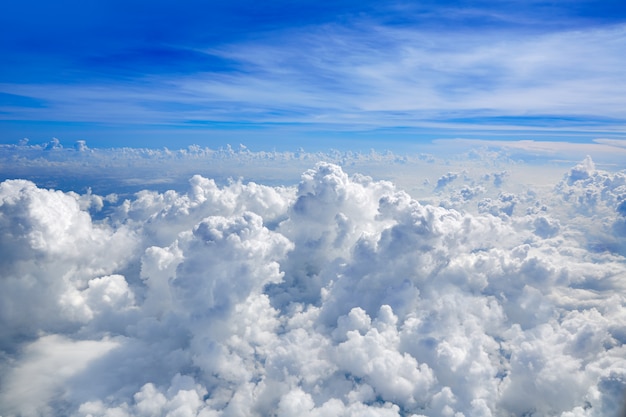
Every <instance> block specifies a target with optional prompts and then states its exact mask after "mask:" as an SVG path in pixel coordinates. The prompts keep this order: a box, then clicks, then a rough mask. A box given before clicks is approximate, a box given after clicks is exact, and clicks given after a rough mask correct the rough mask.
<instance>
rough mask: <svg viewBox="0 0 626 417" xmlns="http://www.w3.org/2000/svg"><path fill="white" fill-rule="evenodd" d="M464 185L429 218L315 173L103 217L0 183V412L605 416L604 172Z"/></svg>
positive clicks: (621, 381) (143, 201)
mask: <svg viewBox="0 0 626 417" xmlns="http://www.w3.org/2000/svg"><path fill="white" fill-rule="evenodd" d="M498 172H501V171H498ZM476 175H477V177H476V178H475V179H472V178H470V176H471V172H467V173H466V174H465V177H466V178H464V184H463V185H462V188H460V190H459V189H453V188H451V189H450V190H448V191H449V194H450V195H449V196H445V197H444V198H443V199H442V204H439V205H436V204H427V203H425V202H420V201H418V200H416V199H415V198H413V197H411V195H409V194H408V193H406V192H405V191H403V190H399V189H398V188H396V186H394V184H392V183H391V182H387V181H377V180H374V179H373V178H371V177H368V176H364V175H360V174H353V175H349V174H348V173H346V172H345V171H344V169H342V168H340V167H339V166H337V165H334V164H330V163H319V164H317V165H316V166H315V167H314V168H312V169H309V170H306V171H305V172H304V173H303V174H302V175H301V179H300V182H299V183H298V184H297V185H296V186H269V185H261V184H257V183H254V182H244V181H241V180H236V181H231V182H226V183H224V184H222V185H218V183H217V182H216V181H214V180H212V179H209V178H205V177H202V176H200V175H196V176H193V177H191V179H190V180H189V182H188V186H187V191H164V192H159V191H149V190H143V191H140V192H137V193H135V194H134V195H132V196H129V197H128V198H124V199H120V200H115V198H112V197H109V198H105V197H101V196H97V195H95V194H93V193H92V192H87V193H84V194H79V193H77V192H75V191H72V192H61V191H55V190H49V189H43V188H40V187H37V186H36V185H35V184H33V183H32V182H29V181H24V180H9V181H5V182H3V183H1V184H0V232H1V234H0V248H1V251H0V253H1V254H2V255H1V257H0V263H1V269H0V270H1V271H2V272H0V279H1V281H0V285H1V291H0V325H1V326H2V329H3V331H2V332H1V335H0V350H1V356H0V358H1V361H0V375H1V376H0V387H2V388H1V391H0V414H2V415H3V416H27V417H28V416H44V415H45V416H48V415H53V416H57V415H58V416H61V415H63V416H65V415H69V416H74V417H87V416H92V417H95V416H103V417H104V416H107V417H109V416H153V415H163V416H255V415H256V416H266V415H276V416H294V415H302V416H364V415H371V416H390V417H391V416H433V417H434V416H456V417H460V416H468V417H469V416H472V417H474V416H475V417H479V416H509V415H553V416H562V417H570V416H587V417H592V416H606V415H616V413H617V412H618V409H619V407H620V406H621V404H622V401H623V394H624V392H626V360H625V359H624V358H625V357H626V347H625V343H626V324H625V323H626V309H624V304H625V301H626V287H625V286H624V284H623V282H624V277H626V266H625V265H626V262H625V259H624V256H625V252H624V247H625V244H624V243H625V241H624V239H625V236H626V235H625V234H624V233H623V229H620V224H623V223H620V222H624V217H626V216H625V215H624V208H623V206H624V201H626V188H625V187H626V176H625V174H624V173H623V172H607V171H602V170H600V169H598V168H597V167H596V166H595V164H594V163H593V161H592V160H591V159H590V158H589V159H587V160H585V161H583V162H582V163H580V164H579V165H576V166H575V167H574V168H572V169H571V170H569V171H568V172H566V173H565V175H564V176H563V179H562V181H560V182H558V183H557V184H554V187H553V189H552V190H550V192H549V193H548V194H542V193H541V192H540V190H536V192H535V191H533V192H530V191H528V192H526V193H520V192H519V191H517V190H515V191H508V189H506V187H507V184H508V183H509V182H510V177H508V175H507V181H506V182H499V183H498V184H497V186H498V187H497V189H496V190H495V192H496V194H495V195H491V194H489V192H490V191H489V190H488V189H487V186H488V183H492V182H493V181H492V180H491V179H490V178H491V177H485V176H484V174H482V173H477V174H476ZM444 176H445V175H444ZM442 178H443V177H442ZM446 178H451V177H446ZM494 178H495V177H494ZM444 182H445V183H446V184H448V183H449V181H447V180H444ZM440 191H441V192H442V193H443V192H444V191H446V190H443V189H442V190H440ZM482 194H489V195H488V196H484V198H477V196H479V195H482ZM104 203H106V204H108V205H110V206H107V208H105V209H103V208H102V207H103V205H104ZM97 210H100V211H101V212H102V211H103V212H104V213H99V215H98V216H96V215H95V214H94V213H96V211H97ZM598 222H600V223H598ZM598 224H600V225H601V226H600V230H597V228H598ZM593 230H596V231H595V232H593Z"/></svg>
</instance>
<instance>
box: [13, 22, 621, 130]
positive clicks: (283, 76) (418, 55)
mask: <svg viewBox="0 0 626 417" xmlns="http://www.w3.org/2000/svg"><path fill="white" fill-rule="evenodd" d="M625 47H626V34H625V29H624V26H622V25H619V26H609V27H603V28H593V29H585V30H581V31H567V32H550V33H541V34H533V35H530V34H525V33H510V32H493V31H485V32H480V30H477V31H476V32H472V33H468V32H463V33H455V32H454V31H453V30H452V31H450V32H435V33H431V32H424V31H422V32H420V31H418V30H413V29H397V28H389V27H384V26H380V25H375V24H368V23H363V22H360V23H358V24H353V25H352V26H351V27H339V26H336V25H327V26H323V27H313V28H307V30H306V32H305V31H291V32H289V33H271V34H269V35H267V36H266V37H265V38H263V39H260V40H257V41H251V42H248V43H243V44H232V45H227V46H223V47H221V48H219V49H212V50H210V51H207V53H210V54H213V55H217V56H220V57H222V58H225V59H228V60H232V61H233V62H235V63H237V65H238V68H239V70H238V71H232V72H230V73H197V74H193V75H188V76H184V77H176V78H165V77H159V76H154V77H148V78H146V79H144V80H141V83H134V84H133V85H130V86H129V85H124V84H118V85H116V84H113V85H110V86H106V87H101V86H95V85H70V86H67V85H63V86H61V85H38V86H28V85H6V84H5V85H3V86H2V90H3V91H5V92H8V93H11V94H21V95H26V96H29V97H34V98H37V99H41V100H44V101H47V102H49V103H50V104H51V105H50V107H49V108H47V109H31V110H24V109H22V110H19V112H18V113H17V114H16V113H15V111H16V109H15V108H12V109H10V110H11V112H10V114H9V115H5V116H4V117H5V118H7V117H8V118H13V119H15V118H17V119H35V118H37V119H42V118H47V119H52V120H67V121H104V122H113V121H122V122H133V121H135V122H137V123H146V122H155V123H157V122H159V121H160V122H162V123H182V122H185V121H188V120H213V121H226V122H242V121H245V122H253V123H257V122H258V123H263V122H272V123H325V124H329V125H348V126H356V127H360V128H372V127H381V126H382V127H386V126H414V127H417V126H428V124H430V123H441V124H442V125H443V126H444V127H445V126H447V127H455V126H459V124H458V122H455V121H454V120H449V119H455V118H475V117H478V118H480V117H498V116H522V117H533V116H545V115H547V116H556V117H571V118H574V119H576V118H580V120H581V123H580V125H579V124H578V123H577V124H576V125H572V126H574V128H576V129H579V128H580V129H590V130H593V129H596V130H602V129H606V130H616V129H619V128H621V127H623V126H622V125H623V114H624V112H625V111H626V103H625V102H624V99H623V97H625V96H626V84H625V83H624V82H623V72H622V68H624V67H626V58H624V54H623V53H621V52H622V51H623V50H624V48H625ZM176 105H182V106H184V105H190V106H197V108H196V109H193V110H189V109H187V110H185V109H182V110H176V111H175V112H173V111H172V110H171V109H174V108H175V106H176ZM155 106H163V107H162V108H161V109H160V110H157V109H155ZM169 106H173V107H171V108H169ZM174 113H175V114H174ZM611 118H614V119H615V120H618V121H617V122H616V121H610V120H608V119H611ZM477 123H478V124H479V125H480V124H481V123H485V124H486V127H490V122H485V121H482V122H481V121H480V120H479V121H478V122H477ZM508 123H509V124H510V126H511V127H515V126H516V125H519V123H517V122H515V121H509V122H508ZM537 123H538V124H539V125H541V123H542V122H537ZM462 124H465V123H461V125H462ZM548 124H550V123H548ZM565 124H566V125H567V122H565ZM491 127H492V128H493V127H494V126H493V125H492V126H491ZM496 128H497V126H496Z"/></svg>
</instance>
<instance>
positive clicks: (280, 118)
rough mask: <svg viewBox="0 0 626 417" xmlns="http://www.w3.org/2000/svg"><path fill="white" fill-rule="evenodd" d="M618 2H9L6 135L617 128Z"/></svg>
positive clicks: (591, 132) (332, 135) (253, 135)
mask: <svg viewBox="0 0 626 417" xmlns="http://www.w3.org/2000/svg"><path fill="white" fill-rule="evenodd" d="M625 22H626V6H625V5H624V3H623V2H621V1H602V2H596V1H584V0H583V1H577V0H572V1H569V0H568V1H562V2H544V1H538V2H537V1H502V2H500V1H497V2H492V1H472V2H466V1H445V2H435V1H425V2H410V1H409V2H406V1H389V2H378V1H351V0H345V1H337V2H326V3H320V2H313V1H308V0H306V1H298V2H292V1H270V2H262V3H259V2H252V1H233V2H227V3H226V2H214V1H190V0H185V1H178V2H170V1H150V2H147V1H133V2H121V1H106V2H105V1H98V0H94V1H86V2H85V1H75V0H69V1H68V0H62V1H58V2H54V3H50V2H42V1H36V0H26V1H21V2H10V3H9V4H7V5H5V6H4V7H3V13H2V16H0V54H1V55H2V60H3V65H2V68H0V143H5V144H13V143H17V142H18V141H19V140H21V139H23V138H29V139H30V140H31V141H32V142H33V143H43V142H47V141H48V140H50V139H51V138H52V137H57V138H59V139H61V140H62V141H64V142H66V143H74V142H75V141H76V140H86V141H87V143H88V144H89V145H90V146H92V147H119V146H131V147H163V146H168V147H170V148H172V147H173V148H184V147H186V146H189V145H193V144H198V145H201V146H209V147H212V148H218V147H220V146H225V145H226V144H232V145H238V144H239V143H244V144H245V145H246V146H248V147H249V148H251V149H253V150H268V149H278V150H296V149H299V148H300V147H303V148H304V149H305V150H312V151H318V150H327V149H328V148H331V147H333V148H339V149H341V150H346V149H352V150H355V149H358V150H368V149H369V148H375V149H381V150H382V149H387V148H388V149H392V150H397V149H403V148H404V147H406V146H410V145H411V144H415V143H428V142H430V141H432V140H434V139H451V138H454V139H456V138H470V139H471V138H474V139H494V140H517V139H528V138H533V139H535V140H556V141H572V142H590V141H591V140H593V139H595V138H609V139H623V138H624V135H623V132H624V126H625V120H624V114H625V110H626V109H625V102H624V97H626V94H625V93H626V91H624V90H625V88H626V81H625V79H624V73H623V68H624V67H626V62H625V61H626V58H624V54H623V51H624V49H625V48H626V32H625V28H626V26H625Z"/></svg>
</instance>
